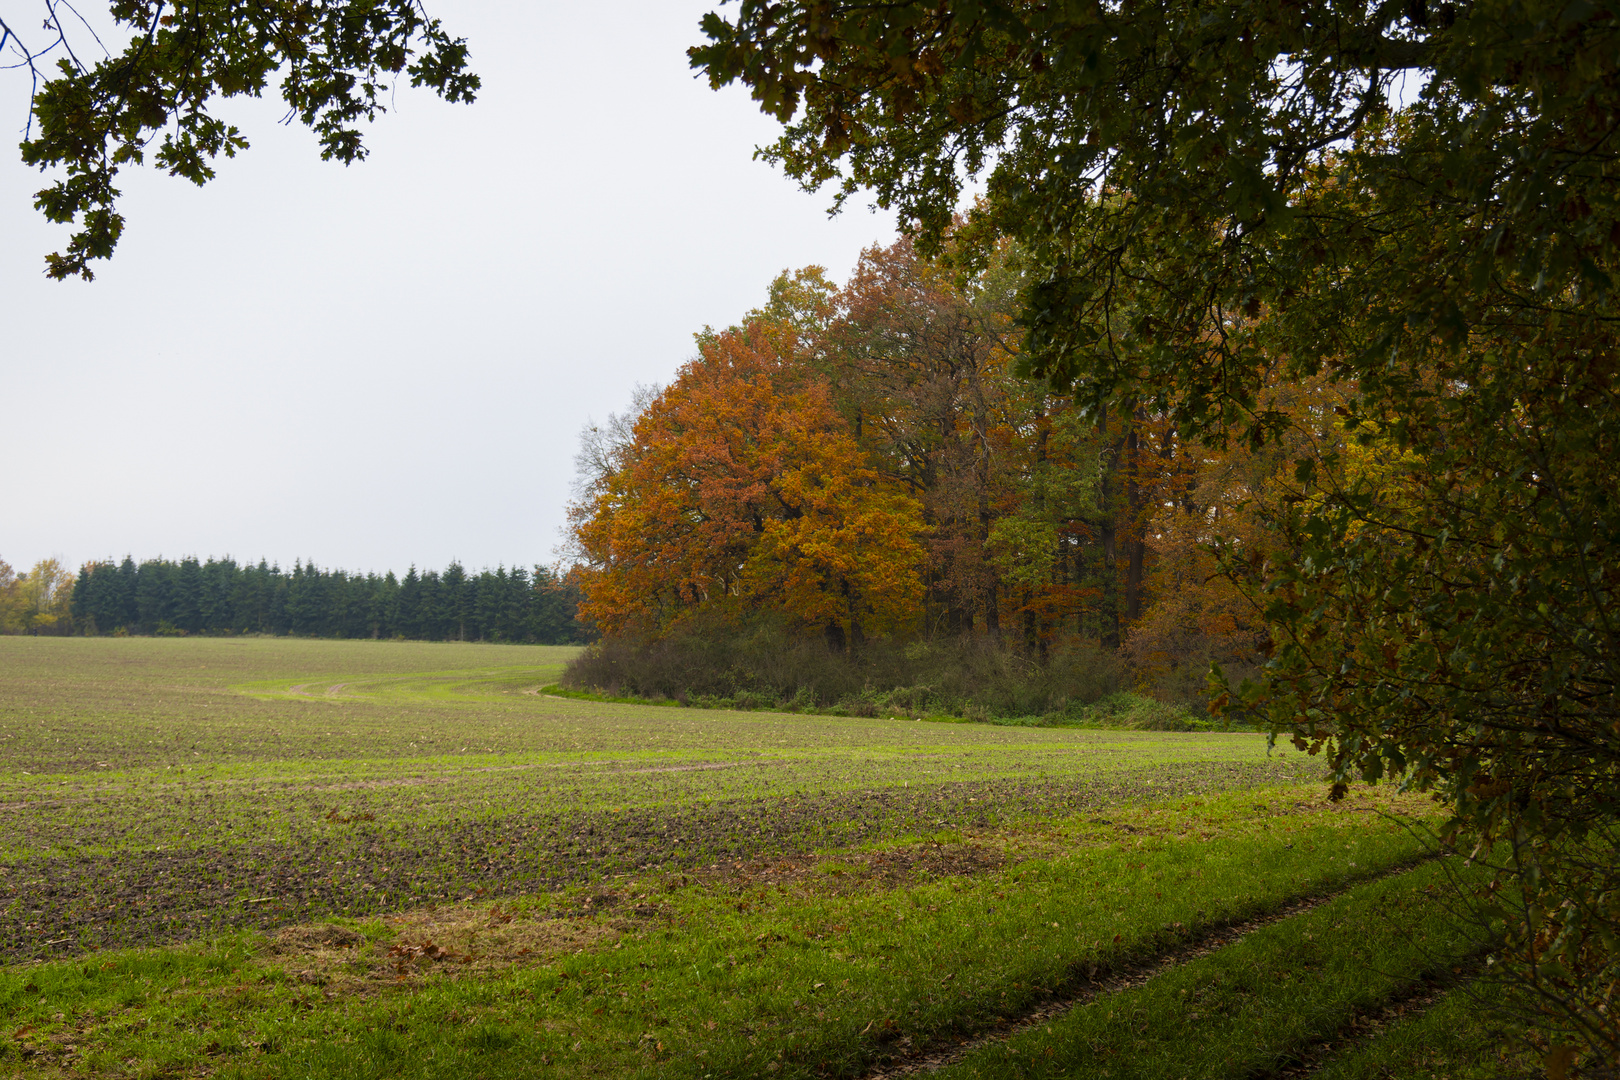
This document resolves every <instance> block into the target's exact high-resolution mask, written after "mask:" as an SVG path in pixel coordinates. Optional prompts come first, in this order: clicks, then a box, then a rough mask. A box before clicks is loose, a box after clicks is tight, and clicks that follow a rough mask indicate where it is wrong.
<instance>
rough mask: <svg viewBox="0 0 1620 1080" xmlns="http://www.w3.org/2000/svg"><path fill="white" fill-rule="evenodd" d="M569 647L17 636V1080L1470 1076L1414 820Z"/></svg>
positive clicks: (1149, 758) (11, 1013)
mask: <svg viewBox="0 0 1620 1080" xmlns="http://www.w3.org/2000/svg"><path fill="white" fill-rule="evenodd" d="M568 655H569V650H567V649H561V648H544V647H530V646H492V645H459V644H415V643H399V642H365V641H298V640H286V639H206V640H204V639H28V638H0V748H3V750H0V824H3V826H4V829H3V831H0V912H3V913H4V914H3V917H0V952H3V954H4V955H3V957H0V963H3V964H4V965H5V966H4V967H3V968H0V1074H16V1075H29V1076H51V1075H58V1074H60V1075H96V1076H121V1075H127V1076H205V1075H206V1076H222V1077H283V1076H285V1077H292V1076H298V1077H305V1076H318V1077H327V1076H331V1077H339V1076H341V1077H359V1076H379V1077H381V1076H422V1077H427V1076H444V1077H460V1076H486V1077H491V1078H493V1077H500V1076H513V1077H517V1076H524V1077H527V1076H585V1075H591V1076H610V1077H611V1076H626V1077H629V1076H670V1077H693V1078H718V1077H743V1076H772V1077H800V1076H802V1077H834V1076H838V1077H865V1076H879V1075H897V1074H898V1073H900V1072H904V1071H908V1070H914V1069H918V1068H924V1067H926V1068H931V1069H932V1068H939V1069H941V1070H942V1073H941V1075H945V1076H960V1077H968V1076H985V1077H990V1076H1060V1075H1071V1074H1073V1075H1097V1076H1111V1077H1128V1076H1141V1077H1182V1076H1192V1077H1209V1076H1232V1077H1251V1076H1279V1077H1280V1076H1284V1075H1289V1076H1292V1075H1307V1074H1316V1073H1320V1074H1321V1075H1323V1076H1328V1075H1331V1076H1344V1077H1351V1076H1383V1075H1402V1076H1407V1075H1412V1076H1417V1075H1434V1076H1441V1075H1445V1076H1450V1077H1462V1076H1467V1075H1474V1074H1473V1073H1471V1072H1469V1071H1468V1070H1469V1069H1470V1068H1472V1066H1471V1065H1469V1061H1471V1060H1473V1058H1474V1057H1477V1056H1478V1054H1477V1053H1476V1049H1475V1048H1474V1047H1473V1046H1472V1045H1471V1044H1470V1042H1469V1039H1468V1038H1465V1037H1464V1036H1465V1035H1467V1034H1468V1033H1469V1032H1470V1031H1471V1030H1472V1029H1471V1028H1470V1025H1467V1024H1462V1025H1459V1024H1458V1023H1457V1022H1456V1018H1457V1016H1459V1015H1463V1014H1465V1013H1467V1012H1468V1003H1467V1002H1466V1000H1465V999H1464V998H1463V997H1461V996H1460V995H1461V994H1462V993H1463V991H1451V992H1450V993H1447V992H1446V991H1447V989H1448V987H1449V986H1450V984H1451V983H1452V982H1454V981H1455V976H1456V975H1458V974H1459V973H1466V972H1467V971H1468V969H1469V965H1470V963H1471V962H1472V961H1471V958H1472V957H1474V956H1475V955H1477V953H1478V944H1477V942H1476V940H1475V939H1474V937H1473V936H1472V935H1471V934H1470V932H1469V931H1468V928H1467V927H1466V926H1464V925H1462V924H1460V923H1458V922H1457V920H1455V919H1454V918H1452V917H1451V916H1450V915H1448V914H1447V910H1446V905H1444V904H1442V903H1439V902H1437V898H1440V897H1444V896H1445V895H1446V894H1447V893H1448V891H1449V890H1450V889H1451V883H1452V882H1453V881H1454V880H1455V879H1456V878H1457V877H1458V876H1459V875H1462V876H1466V875H1467V874H1468V873H1469V870H1468V869H1467V868H1465V867H1462V866H1461V865H1460V863H1461V860H1457V859H1446V858H1440V859H1436V858H1433V857H1432V854H1433V853H1432V852H1431V851H1430V850H1429V849H1428V847H1427V845H1425V844H1424V843H1423V842H1422V840H1421V839H1420V835H1419V834H1420V833H1421V830H1418V833H1414V832H1413V831H1412V830H1411V829H1410V828H1408V825H1409V824H1410V822H1411V821H1413V820H1416V819H1420V818H1421V815H1422V814H1424V813H1425V812H1426V810H1427V807H1426V804H1425V803H1423V802H1422V801H1421V800H1419V799H1417V798H1416V797H1411V796H1398V795H1396V794H1394V793H1393V792H1391V791H1389V790H1388V789H1387V788H1376V789H1375V788H1363V789H1357V790H1356V791H1354V792H1353V793H1352V796H1351V797H1350V798H1349V799H1347V800H1345V801H1343V802H1340V803H1336V804H1335V803H1328V802H1327V801H1326V800H1325V798H1324V795H1325V787H1324V785H1322V784H1321V783H1320V776H1319V771H1318V767H1317V765H1316V763H1315V761H1314V760H1313V759H1310V758H1308V757H1305V756H1304V755H1300V754H1297V753H1294V752H1292V751H1288V752H1281V751H1279V752H1277V753H1271V754H1268V752H1267V748H1266V745H1265V740H1264V738H1263V737H1262V736H1257V735H1253V734H1239V733H1233V734H1158V733H1145V732H1125V731H1098V730H1078V729H1062V728H1023V727H995V726H989V725H981V724H942V723H931V722H922V721H918V720H915V719H910V718H901V717H894V718H885V717H879V718H875V719H853V718H838V717H826V716H804V715H790V714H774V713H742V712H718V711H715V712H705V711H698V710H689V709H679V708H655V707H651V706H637V705H626V704H609V703H600V702H591V701H581V700H573V699H564V698H557V697H552V696H549V695H546V694H544V693H542V692H541V690H542V688H543V687H545V686H546V685H548V684H549V683H551V682H552V681H554V679H555V677H556V675H557V673H558V671H559V670H560V666H561V664H562V662H563V661H564V660H565V659H566V657H567V656H568ZM1150 976H1151V977H1150ZM1435 1002H1438V1004H1434V1003H1435ZM1431 1006H1432V1007H1431ZM1431 1070H1440V1071H1431ZM1479 1075H1484V1074H1483V1073H1481V1074H1479Z"/></svg>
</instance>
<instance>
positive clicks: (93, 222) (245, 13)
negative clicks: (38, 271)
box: [0, 0, 479, 280]
mask: <svg viewBox="0 0 1620 1080" xmlns="http://www.w3.org/2000/svg"><path fill="white" fill-rule="evenodd" d="M8 14H10V13H8ZM16 14H19V15H20V12H19V13H16ZM37 14H38V15H43V27H42V28H41V29H38V30H35V29H34V23H33V19H32V18H30V19H29V20H28V23H27V25H26V26H25V25H23V24H21V21H20V20H19V22H18V23H17V24H13V23H8V22H7V21H6V20H5V19H4V18H3V17H0V51H3V52H5V53H6V54H7V55H8V59H9V60H10V61H11V62H12V64H13V65H14V66H21V67H25V68H27V69H28V70H30V71H31V72H32V74H33V76H34V84H35V89H34V94H33V112H32V115H31V117H30V125H29V131H28V133H27V137H26V138H25V139H24V141H23V144H22V159H23V161H24V162H25V163H27V164H29V165H33V166H36V167H38V168H40V169H41V170H46V169H60V170H61V172H62V176H61V178H60V179H58V180H56V181H55V182H53V183H51V184H50V186H48V187H46V188H44V189H43V190H41V191H40V192H39V193H38V195H37V196H36V199H35V204H34V205H35V207H36V208H37V209H39V210H40V211H42V212H43V213H44V214H45V216H46V217H47V218H49V219H50V220H51V221H54V222H59V223H61V224H65V225H72V226H73V227H74V232H73V234H72V236H71V238H70V239H69V241H68V244H67V247H66V248H65V249H64V250H63V251H60V252H57V253H55V254H52V255H49V256H47V257H46V273H48V274H49V275H50V276H51V277H54V278H59V279H60V278H68V277H75V276H77V277H82V278H85V279H86V280H88V279H90V278H92V277H94V272H93V270H92V269H91V265H90V264H91V263H92V262H93V261H94V260H96V259H106V258H109V257H110V256H111V255H112V252H113V249H114V248H115V247H116V246H117V244H118V239H119V237H120V236H121V235H122V234H123V231H124V217H123V215H122V214H120V213H119V212H118V209H117V200H118V194H119V192H118V189H117V187H116V186H115V185H116V182H117V179H118V174H119V171H120V170H121V169H123V168H124V167H125V166H126V165H139V164H142V163H144V162H147V161H148V160H150V163H151V164H153V165H156V166H158V167H159V168H162V169H164V170H166V171H168V173H169V174H170V175H172V176H180V177H184V178H185V179H187V180H190V181H192V182H193V183H195V184H199V185H200V184H204V183H207V182H208V181H209V180H211V179H213V177H214V165H215V162H216V161H217V160H218V159H219V158H220V157H221V156H224V157H235V156H236V154H237V153H238V152H239V151H241V150H245V149H246V148H247V146H248V140H247V137H246V136H245V135H244V134H243V133H242V132H241V131H240V130H238V129H237V128H236V127H235V126H234V125H231V124H229V123H227V122H225V121H224V120H223V119H221V118H220V117H219V116H217V115H215V112H214V110H215V109H216V107H217V105H218V103H219V102H220V101H221V100H222V99H224V98H230V97H237V96H241V95H248V96H251V97H259V96H261V95H262V94H263V93H264V92H265V91H266V90H267V89H270V87H271V84H272V83H276V84H278V85H277V87H276V88H277V89H278V90H279V92H280V94H281V97H282V99H283V100H285V101H286V103H287V107H288V110H289V111H288V119H289V120H290V119H292V118H293V117H296V118H297V119H298V120H299V121H300V122H301V123H303V124H305V125H306V126H308V127H309V128H310V129H311V130H313V131H314V132H315V134H316V135H317V136H318V137H319V139H320V143H321V157H322V158H324V159H327V160H336V161H341V162H343V163H344V164H346V165H348V164H353V163H354V162H356V161H360V160H362V159H363V158H365V156H366V148H365V144H364V141H363V139H362V136H361V132H360V126H359V125H360V122H361V121H363V120H364V121H369V120H372V119H374V118H375V117H376V115H377V114H378V113H380V112H384V111H385V108H384V106H383V104H382V99H383V98H384V97H385V96H386V95H387V94H388V93H389V92H390V91H391V88H392V87H393V86H394V85H395V83H396V81H398V80H400V79H406V80H408V81H409V82H410V84H411V85H412V86H426V87H430V88H431V89H432V90H433V91H434V92H436V93H437V94H439V95H440V96H441V97H443V98H444V99H445V100H447V101H469V102H470V101H472V100H473V98H474V96H475V95H476V94H477V91H478V89H479V80H478V76H477V75H476V74H474V73H473V72H472V71H470V70H469V69H468V66H467V59H468V57H467V43H466V41H465V40H464V39H462V38H453V37H451V36H450V34H449V33H448V32H447V31H446V30H445V29H444V28H443V27H442V26H441V25H440V23H439V21H438V20H436V19H433V18H431V17H430V16H429V15H428V14H427V11H426V9H425V8H424V7H423V5H422V3H421V2H420V0H313V2H301V3H279V2H275V3H260V2H252V0H111V2H110V3H109V5H108V12H107V14H108V16H109V18H110V26H104V27H102V28H101V29H103V31H104V33H103V35H102V36H101V37H97V35H96V33H95V32H94V31H93V30H92V29H91V27H90V24H89V23H87V22H85V21H84V20H83V19H81V18H80V16H79V13H78V12H77V11H76V10H75V9H74V8H72V7H71V6H70V5H68V4H66V3H63V2H62V0H40V2H39V4H38V12H37ZM107 29H110V30H111V33H110V34H108V33H105V31H106V30H107ZM104 41H105V42H107V43H108V44H109V45H111V46H113V47H114V48H120V43H121V48H120V51H117V52H114V51H112V49H111V48H104V47H103V45H102V42H104ZM96 52H100V53H102V54H103V55H102V57H101V58H100V59H97V58H95V55H94V53H96Z"/></svg>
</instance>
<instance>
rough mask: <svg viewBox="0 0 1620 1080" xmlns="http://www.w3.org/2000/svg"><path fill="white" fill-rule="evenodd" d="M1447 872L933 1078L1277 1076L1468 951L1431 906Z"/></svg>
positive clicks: (1123, 996) (1417, 877) (1250, 944)
mask: <svg viewBox="0 0 1620 1080" xmlns="http://www.w3.org/2000/svg"><path fill="white" fill-rule="evenodd" d="M1455 872H1458V871H1457V868H1456V866H1455V865H1454V864H1453V865H1442V864H1441V863H1439V862H1431V863H1429V864H1427V865H1425V866H1422V867H1419V868H1417V869H1414V870H1413V871H1411V872H1410V873H1406V874H1399V875H1395V876H1393V877H1389V878H1385V879H1382V880H1379V881H1374V882H1369V883H1367V884H1365V885H1362V886H1360V887H1358V888H1356V889H1354V890H1352V891H1350V892H1349V893H1347V894H1345V895H1344V896H1341V897H1338V898H1336V899H1334V900H1332V901H1330V902H1328V903H1326V904H1323V905H1321V906H1320V907H1317V908H1315V909H1313V910H1311V911H1309V912H1306V913H1304V914H1302V915H1300V916H1298V917H1297V918H1293V919H1287V920H1284V921H1282V922H1278V923H1275V924H1273V925H1271V926H1267V927H1264V928H1262V929H1260V930H1257V931H1255V932H1254V933H1253V934H1250V935H1248V936H1247V937H1245V938H1243V939H1242V940H1241V941H1240V942H1238V943H1237V944H1235V945H1233V946H1231V947H1230V948H1226V949H1222V950H1219V951H1217V952H1215V953H1212V954H1210V955H1209V956H1206V957H1203V958H1200V959H1198V960H1195V961H1192V962H1190V963H1187V964H1185V965H1183V966H1181V967H1178V968H1175V969H1173V970H1171V971H1169V972H1166V973H1165V974H1163V975H1161V976H1159V977H1158V978H1155V979H1151V980H1149V981H1147V982H1146V983H1144V984H1142V985H1141V986H1138V987H1134V988H1132V989H1129V990H1125V991H1121V992H1120V993H1117V994H1111V995H1107V996H1105V997H1101V998H1098V999H1096V1000H1094V1001H1090V1002H1087V1003H1086V1004H1084V1005H1081V1006H1079V1007H1077V1008H1075V1009H1073V1010H1071V1011H1070V1012H1068V1013H1067V1014H1065V1015H1063V1016H1061V1017H1059V1018H1055V1019H1053V1020H1052V1021H1051V1022H1050V1023H1048V1024H1045V1025H1043V1026H1041V1027H1040V1028H1037V1029H1034V1030H1031V1031H1027V1032H1024V1033H1022V1034H1020V1035H1017V1036H1014V1037H1013V1038H1010V1039H1007V1040H1005V1041H1002V1042H998V1043H995V1044H992V1045H989V1046H986V1047H984V1048H983V1049H981V1050H979V1051H978V1052H976V1053H974V1054H972V1055H970V1056H969V1057H968V1058H966V1059H964V1060H962V1061H961V1062H958V1063H956V1064H954V1065H951V1066H949V1067H947V1068H945V1069H943V1070H941V1071H940V1072H939V1073H938V1074H936V1075H938V1076H939V1077H940V1078H941V1080H969V1078H972V1080H1001V1078H1009V1080H1010V1078H1013V1077H1017V1078H1020V1080H1023V1078H1040V1077H1060V1076H1061V1077H1068V1076H1088V1077H1098V1078H1106V1080H1186V1078H1199V1080H1218V1078H1223V1077H1231V1078H1234V1080H1237V1078H1246V1077H1253V1076H1257V1075H1266V1074H1269V1073H1272V1072H1275V1071H1276V1070H1278V1069H1281V1068H1283V1067H1285V1066H1287V1065H1289V1064H1290V1063H1292V1062H1294V1061H1296V1060H1298V1059H1299V1058H1300V1057H1301V1056H1302V1055H1303V1053H1304V1052H1305V1051H1306V1050H1307V1049H1308V1048H1309V1047H1310V1046H1312V1045H1313V1044H1315V1043H1318V1042H1320V1041H1322V1040H1325V1039H1328V1038H1331V1037H1333V1036H1334V1035H1335V1034H1336V1033H1337V1032H1339V1031H1340V1030H1341V1029H1343V1028H1344V1027H1345V1026H1346V1025H1348V1024H1349V1023H1350V1022H1351V1021H1352V1020H1353V1019H1354V1018H1355V1017H1356V1016H1357V1015H1358V1014H1360V1013H1362V1012H1365V1011H1368V1010H1372V1009H1376V1008H1378V1007H1379V1006H1380V1005H1382V1004H1383V1003H1384V1002H1386V1001H1388V1000H1390V999H1391V998H1392V997H1394V996H1396V995H1398V994H1400V993H1402V992H1403V991H1405V990H1406V989H1408V988H1410V987H1411V986H1413V985H1414V984H1415V983H1417V982H1418V981H1420V980H1421V979H1422V978H1423V977H1424V976H1425V975H1427V974H1430V973H1433V972H1436V971H1440V970H1445V971H1449V970H1450V968H1451V967H1452V966H1453V965H1454V964H1455V963H1456V962H1458V961H1459V960H1460V959H1461V958H1463V957H1464V956H1466V955H1467V954H1468V953H1470V952H1472V951H1474V950H1476V949H1477V947H1478V942H1477V940H1476V938H1475V936H1474V935H1475V933H1476V931H1475V930H1474V928H1472V927H1470V926H1468V925H1466V924H1464V923H1463V922H1461V921H1459V920H1458V919H1457V918H1456V917H1455V916H1454V915H1452V914H1451V913H1450V911H1449V909H1448V908H1447V906H1446V905H1445V904H1443V903H1441V902H1440V898H1441V897H1442V896H1444V895H1446V894H1447V893H1448V892H1450V891H1451V889H1452V888H1453V885H1452V883H1451V878H1450V876H1449V875H1450V874H1452V873H1455ZM1462 872H1463V873H1471V874H1476V875H1477V874H1478V873H1479V871H1478V870H1477V868H1476V869H1475V870H1473V871H1467V870H1464V871H1462Z"/></svg>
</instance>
